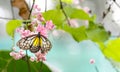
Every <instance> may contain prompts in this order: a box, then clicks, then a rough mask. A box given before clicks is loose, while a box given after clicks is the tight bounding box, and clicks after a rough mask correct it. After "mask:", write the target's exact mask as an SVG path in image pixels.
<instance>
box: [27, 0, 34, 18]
mask: <svg viewBox="0 0 120 72" xmlns="http://www.w3.org/2000/svg"><path fill="white" fill-rule="evenodd" d="M34 4H35V0H33V4H32V8H31V9H30V14H29V17H28V19H30V16H31V14H32V10H33V7H34Z"/></svg>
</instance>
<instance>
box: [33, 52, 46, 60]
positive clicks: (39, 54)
mask: <svg viewBox="0 0 120 72" xmlns="http://www.w3.org/2000/svg"><path fill="white" fill-rule="evenodd" d="M45 55H46V54H43V53H41V52H40V51H38V52H37V53H35V56H36V61H45V60H46V58H45Z"/></svg>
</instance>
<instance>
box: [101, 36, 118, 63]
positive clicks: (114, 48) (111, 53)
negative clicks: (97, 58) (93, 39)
mask: <svg viewBox="0 0 120 72" xmlns="http://www.w3.org/2000/svg"><path fill="white" fill-rule="evenodd" d="M100 47H101V45H100ZM104 47H105V48H104V49H103V50H102V52H103V54H104V55H105V56H106V57H107V58H109V59H112V60H114V61H117V62H120V38H116V39H113V40H109V41H108V42H107V44H106V45H105V46H104Z"/></svg>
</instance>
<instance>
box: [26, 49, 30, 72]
mask: <svg viewBox="0 0 120 72" xmlns="http://www.w3.org/2000/svg"><path fill="white" fill-rule="evenodd" d="M26 58H27V60H26V61H27V65H28V72H31V69H30V63H29V58H28V53H27V50H26Z"/></svg>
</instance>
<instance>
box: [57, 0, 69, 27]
mask: <svg viewBox="0 0 120 72" xmlns="http://www.w3.org/2000/svg"><path fill="white" fill-rule="evenodd" d="M59 1H60V9H61V10H62V12H63V14H64V15H65V18H66V20H67V22H68V25H69V26H71V24H70V21H69V18H68V16H67V14H66V13H65V11H64V9H63V5H62V1H61V0H59Z"/></svg>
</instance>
